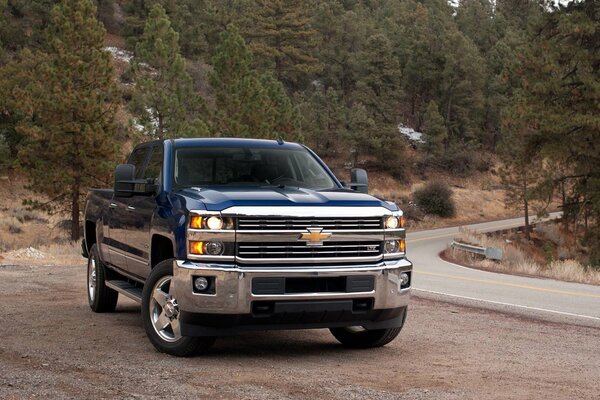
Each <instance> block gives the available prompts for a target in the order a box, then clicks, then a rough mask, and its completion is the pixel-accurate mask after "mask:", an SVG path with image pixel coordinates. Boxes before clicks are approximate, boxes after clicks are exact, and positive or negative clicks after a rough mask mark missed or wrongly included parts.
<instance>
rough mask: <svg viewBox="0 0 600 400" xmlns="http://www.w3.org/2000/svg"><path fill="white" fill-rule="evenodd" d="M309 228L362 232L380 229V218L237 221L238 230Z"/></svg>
mask: <svg viewBox="0 0 600 400" xmlns="http://www.w3.org/2000/svg"><path fill="white" fill-rule="evenodd" d="M311 226H318V227H322V228H323V229H325V230H337V229H346V230H363V229H380V228H382V227H383V225H382V218H346V217H343V218H273V217H270V218H257V217H242V218H239V219H238V222H237V229H238V230H295V229H306V228H308V227H311Z"/></svg>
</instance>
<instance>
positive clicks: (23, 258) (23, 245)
mask: <svg viewBox="0 0 600 400" xmlns="http://www.w3.org/2000/svg"><path fill="white" fill-rule="evenodd" d="M1 178H2V185H0V263H3V264H6V263H15V264H21V263H33V262H35V263H37V264H73V263H74V262H77V263H80V262H81V260H82V258H81V256H80V255H79V252H80V251H79V245H78V244H77V243H71V242H70V241H69V240H68V236H69V232H68V231H66V230H65V229H63V228H61V225H60V222H61V221H63V220H64V219H65V218H66V217H65V216H64V215H60V214H55V215H52V216H48V215H47V214H45V213H43V212H40V211H33V210H28V209H27V208H26V207H24V206H22V201H23V199H26V198H33V199H36V200H40V201H44V200H45V199H44V198H43V197H41V196H36V195H34V194H32V193H31V192H30V191H28V190H27V189H25V188H24V186H25V181H24V180H23V179H22V178H21V177H19V176H16V175H8V176H2V177H1ZM38 256H39V258H38Z"/></svg>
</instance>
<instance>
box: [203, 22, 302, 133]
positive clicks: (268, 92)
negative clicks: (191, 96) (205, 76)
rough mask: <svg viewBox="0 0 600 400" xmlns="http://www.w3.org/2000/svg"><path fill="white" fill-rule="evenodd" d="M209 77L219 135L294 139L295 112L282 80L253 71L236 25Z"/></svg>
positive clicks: (226, 33)
mask: <svg viewBox="0 0 600 400" xmlns="http://www.w3.org/2000/svg"><path fill="white" fill-rule="evenodd" d="M213 66H214V70H213V71H212V72H211V73H210V75H209V81H210V84H211V86H212V88H213V90H214V96H215V109H214V116H213V130H214V132H215V134H217V135H218V136H229V137H259V138H272V139H273V138H277V137H283V138H287V139H292V138H294V135H295V134H296V126H297V116H296V110H295V108H294V106H293V105H292V103H291V101H290V99H289V98H288V96H287V93H286V92H285V89H284V88H283V86H282V85H281V83H280V82H279V81H277V79H276V78H275V77H274V76H273V75H272V74H270V73H263V74H259V73H258V72H257V71H256V70H254V69H253V68H252V54H251V53H250V50H249V49H248V47H247V46H246V43H245V42H244V39H243V38H242V37H241V36H240V34H239V31H238V30H237V28H236V27H235V26H234V25H230V26H228V27H227V30H226V31H224V32H223V33H222V34H221V43H220V44H219V46H217V49H216V54H215V56H214V57H213Z"/></svg>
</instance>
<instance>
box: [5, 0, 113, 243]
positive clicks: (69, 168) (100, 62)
mask: <svg viewBox="0 0 600 400" xmlns="http://www.w3.org/2000/svg"><path fill="white" fill-rule="evenodd" d="M95 15H96V9H95V7H94V5H93V4H92V2H91V0H63V1H62V2H61V3H60V4H59V5H57V6H55V7H54V8H53V9H52V12H51V19H50V25H49V26H48V29H47V32H46V34H47V38H48V43H47V51H46V52H35V53H31V52H29V51H25V52H24V53H23V54H22V55H21V60H20V63H21V64H20V67H21V69H23V68H25V67H29V69H28V70H27V74H28V82H27V84H26V85H25V86H24V87H20V88H15V89H14V90H13V93H12V94H13V95H14V96H15V98H16V99H17V100H18V101H17V102H16V105H17V106H18V108H19V109H18V111H19V112H20V113H21V114H22V115H25V116H26V118H25V119H23V120H22V121H21V122H20V123H19V124H18V126H17V130H18V131H19V132H20V133H21V134H22V135H23V136H24V140H23V142H22V143H21V148H20V150H19V153H18V158H19V162H20V165H21V166H22V168H23V171H24V172H25V173H26V174H27V176H28V177H29V180H30V184H31V185H30V188H31V189H32V190H34V191H35V192H38V193H43V194H45V195H47V196H48V197H49V198H50V199H51V200H50V202H49V203H46V204H44V206H46V208H47V209H50V210H56V209H59V210H61V209H67V210H68V211H70V213H71V238H72V239H73V240H75V239H77V238H78V237H79V214H80V204H81V200H82V198H83V196H84V195H85V191H86V190H87V189H88V188H89V187H90V186H92V185H97V184H99V183H100V182H101V181H102V178H104V177H106V176H107V175H109V174H110V172H111V170H112V165H113V164H112V162H111V160H114V159H115V158H116V157H117V147H116V144H115V141H114V134H115V122H114V115H115V112H116V109H117V107H118V105H119V103H118V102H119V96H118V91H117V88H116V86H115V82H114V71H113V68H112V65H111V58H110V55H109V54H108V53H106V52H105V51H104V50H103V46H104V29H103V27H102V24H101V23H99V22H98V21H97V20H96V18H95ZM31 204H33V205H34V206H40V204H39V203H35V202H34V203H31Z"/></svg>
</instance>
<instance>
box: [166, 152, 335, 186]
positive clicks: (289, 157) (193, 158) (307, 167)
mask: <svg viewBox="0 0 600 400" xmlns="http://www.w3.org/2000/svg"><path fill="white" fill-rule="evenodd" d="M174 179H175V183H176V184H177V185H178V186H185V187H191V186H210V185H231V186H233V185H240V184H242V185H251V186H266V185H276V186H292V187H301V188H307V189H313V190H325V189H334V188H337V185H336V183H335V182H334V180H333V179H332V178H331V176H330V175H329V174H328V173H327V172H326V171H325V169H324V168H323V167H322V166H321V164H320V163H319V162H318V161H317V160H316V159H315V158H314V157H313V156H312V154H310V153H309V152H308V151H306V150H305V149H297V150H296V149H273V148H252V147H236V148H229V147H202V148H200V147H198V148H182V149H176V150H175V171H174Z"/></svg>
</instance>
